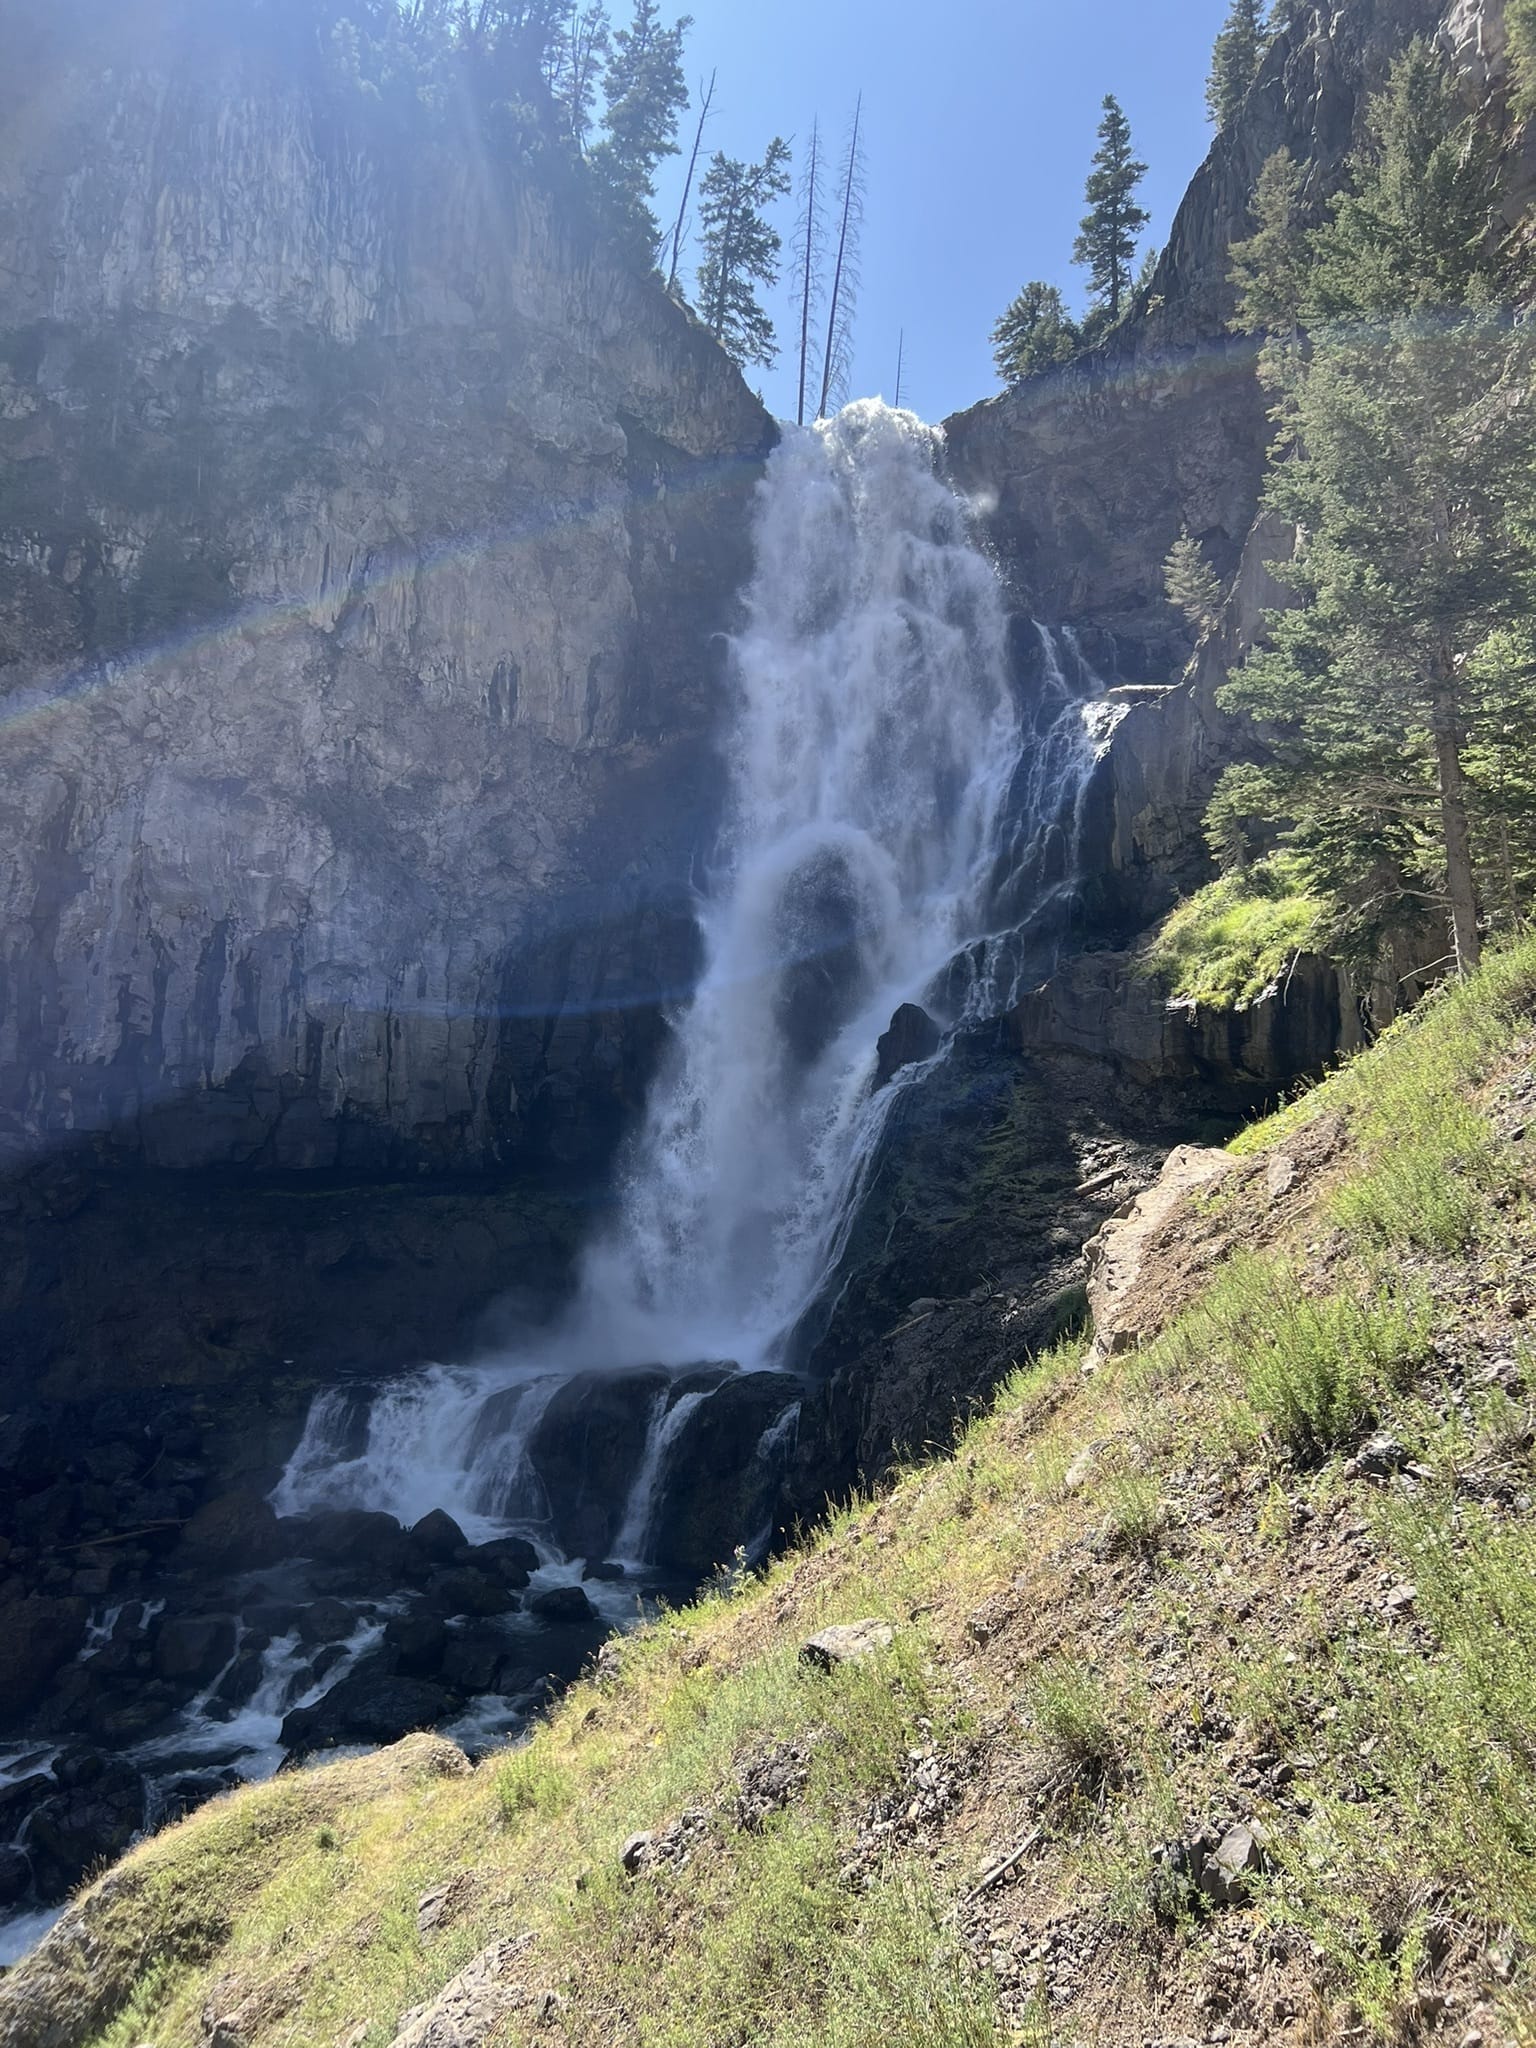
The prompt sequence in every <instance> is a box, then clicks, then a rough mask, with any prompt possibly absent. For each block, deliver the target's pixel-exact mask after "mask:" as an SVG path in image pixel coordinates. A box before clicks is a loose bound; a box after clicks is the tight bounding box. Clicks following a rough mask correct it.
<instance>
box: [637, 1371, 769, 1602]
mask: <svg viewBox="0 0 1536 2048" xmlns="http://www.w3.org/2000/svg"><path fill="white" fill-rule="evenodd" d="M691 1380H692V1376H690V1378H689V1380H685V1381H683V1382H680V1385H681V1386H682V1387H683V1388H684V1389H685V1390H690V1391H691V1390H692V1387H691V1384H690V1382H691ZM704 1384H705V1386H706V1388H709V1386H710V1382H709V1381H708V1380H706V1381H705V1383H704ZM803 1391H804V1389H803V1386H802V1384H801V1382H800V1381H799V1380H798V1379H796V1378H795V1377H794V1376H793V1375H792V1374H790V1373H781V1372H727V1373H723V1374H721V1375H720V1376H719V1377H718V1379H716V1380H715V1381H714V1383H713V1389H712V1391H709V1393H708V1398H707V1399H706V1400H704V1401H701V1402H699V1403H698V1405H697V1406H696V1407H695V1408H694V1409H693V1411H692V1413H691V1414H690V1415H689V1416H688V1419H687V1421H686V1422H685V1423H684V1424H683V1426H682V1428H681V1430H680V1431H679V1433H678V1436H677V1438H676V1440H675V1442H674V1443H673V1445H672V1448H671V1454H670V1457H669V1459H668V1463H667V1467H666V1469H665V1470H664V1471H663V1472H662V1473H661V1475H660V1478H661V1486H660V1498H659V1500H658V1503H657V1510H656V1517H655V1520H654V1522H653V1524H652V1527H651V1532H650V1547H651V1551H652V1555H653V1557H654V1560H655V1562H656V1563H658V1564H660V1565H662V1566H663V1567H665V1568H666V1569H668V1570H670V1571H674V1572H677V1573H679V1574H680V1575H682V1576H684V1577H687V1578H691V1579H701V1578H703V1577H704V1576H705V1575H706V1574H707V1573H709V1572H711V1571H713V1570H714V1568H715V1567H716V1566H717V1565H721V1564H725V1563H727V1562H729V1560H730V1558H731V1557H732V1556H733V1555H734V1553H735V1551H736V1548H737V1546H738V1545H739V1544H743V1543H750V1542H752V1541H753V1539H754V1538H756V1537H758V1536H759V1535H760V1534H761V1533H762V1531H763V1530H764V1529H765V1528H766V1527H767V1526H768V1525H769V1523H770V1522H771V1521H772V1520H773V1517H774V1512H775V1507H776V1504H777V1500H778V1487H779V1482H780V1480H781V1478H782V1472H781V1470H780V1468H779V1463H778V1460H777V1457H776V1456H775V1455H774V1451H775V1446H776V1439H775V1438H774V1437H773V1434H772V1432H773V1430H774V1428H775V1425H776V1424H778V1423H779V1422H781V1421H782V1420H783V1419H784V1418H785V1417H786V1416H787V1415H788V1412H789V1410H790V1409H791V1408H792V1407H794V1405H795V1404H796V1402H798V1401H799V1399H800V1396H801V1394H802V1392H803ZM784 1448H786V1449H787V1448H788V1445H787V1442H786V1444H785V1446H784ZM669 1472H670V1473H681V1474H694V1473H700V1472H706V1473H708V1474H709V1483H708V1484H707V1485H698V1484H696V1483H695V1484H687V1485H669V1484H668V1483H667V1478H668V1473H669Z"/></svg>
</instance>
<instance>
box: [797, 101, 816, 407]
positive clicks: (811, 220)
mask: <svg viewBox="0 0 1536 2048" xmlns="http://www.w3.org/2000/svg"><path fill="white" fill-rule="evenodd" d="M820 168H821V133H820V127H819V124H818V123H817V122H815V121H813V122H812V123H811V152H810V157H809V159H808V161H807V164H806V172H805V218H804V225H803V226H802V228H801V231H800V232H801V233H802V235H803V236H804V237H805V264H804V270H803V273H802V276H801V280H800V395H799V397H798V399H797V400H796V403H795V425H796V426H798V427H803V426H804V425H805V380H806V377H807V376H808V374H809V370H810V359H811V296H812V293H813V291H814V289H815V273H816V179H817V174H818V172H819V171H820Z"/></svg>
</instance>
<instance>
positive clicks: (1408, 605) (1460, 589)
mask: <svg viewBox="0 0 1536 2048" xmlns="http://www.w3.org/2000/svg"><path fill="white" fill-rule="evenodd" d="M1352 171H1353V189H1352V191H1350V192H1349V193H1348V194H1347V195H1346V196H1345V197H1344V198H1343V199H1341V200H1340V201H1339V202H1338V203H1337V205H1336V206H1335V208H1334V209H1333V213H1332V217H1331V218H1330V219H1329V220H1328V221H1327V222H1325V223H1324V224H1323V225H1322V226H1321V227H1319V228H1316V229H1314V230H1312V231H1310V232H1304V231H1302V230H1300V229H1295V228H1293V229H1292V232H1291V234H1290V236H1289V238H1287V235H1286V233H1285V232H1284V220H1283V213H1284V209H1285V206H1286V204H1287V203H1288V195H1289V197H1290V198H1294V194H1295V178H1294V174H1293V173H1292V172H1287V171H1278V172H1276V173H1275V174H1273V175H1272V177H1271V179H1270V181H1269V208H1270V217H1269V219H1268V221H1267V223H1265V224H1261V228H1260V234H1259V236H1256V237H1255V239H1254V241H1253V242H1250V243H1249V244H1248V245H1246V246H1245V247H1241V248H1239V249H1238V250H1236V251H1234V255H1235V258H1236V264H1235V270H1236V273H1237V278H1238V282H1239V286H1240V291H1241V293H1242V296H1243V300H1244V303H1245V305H1246V306H1247V307H1248V309H1249V310H1250V312H1251V311H1252V310H1253V309H1255V308H1259V307H1262V308H1263V310H1264V312H1265V314H1266V319H1267V322H1268V324H1269V325H1270V328H1271V338H1270V340H1269V342H1268V343H1267V344H1266V348H1265V353H1264V369H1265V375H1266V377H1267V378H1268V379H1269V381H1270V382H1271V384H1272V385H1273V386H1274V388H1275V390H1276V392H1277V397H1278V406H1277V414H1276V416H1277V419H1278V422H1279V425H1280V430H1281V432H1280V442H1279V444H1278V450H1279V452H1281V453H1282V454H1283V456H1284V458H1285V459H1283V460H1281V461H1279V462H1277V463H1276V465H1275V467H1274V469H1273V471H1272V473H1271V476H1270V480H1269V483H1268V486H1267V489H1266V494H1265V495H1266V502H1267V504H1268V506H1269V508H1270V509H1271V510H1272V511H1274V512H1276V513H1278V514H1280V515H1281V516H1282V517H1284V518H1285V519H1287V520H1288V521H1290V522H1291V523H1292V525H1293V526H1294V528H1295V529H1296V531H1297V532H1298V534H1299V536H1300V540H1299V544H1298V548H1297V552H1296V556H1295V559H1294V560H1293V561H1291V562H1289V563H1287V564H1284V565H1283V566H1282V567H1281V568H1280V569H1279V572H1278V573H1280V574H1281V575H1282V576H1283V578H1284V580H1285V581H1286V582H1287V583H1289V584H1290V586H1291V588H1292V590H1293V591H1294V593H1295V596H1296V599H1297V604H1296V606H1295V608H1294V609H1291V610H1287V611H1282V612H1277V613H1272V614H1271V615H1270V616H1269V619H1268V621H1267V626H1268V644H1267V645H1266V646H1264V647H1263V648H1262V649H1261V650H1260V651H1259V652H1257V653H1256V654H1255V655H1253V656H1251V657H1250V658H1249V660H1248V662H1247V663H1246V664H1245V666H1244V668H1243V669H1242V670H1241V671H1240V672H1239V673H1238V675H1237V676H1236V677H1234V679H1233V680H1232V682H1231V683H1230V684H1229V685H1228V688H1227V690H1226V692H1225V700H1226V701H1227V702H1229V703H1230V704H1232V705H1233V706H1235V707H1237V708H1241V709H1243V710H1246V711H1249V712H1251V713H1253V714H1254V715H1255V716H1256V717H1257V718H1259V719H1260V720H1262V721H1264V723H1265V726H1266V727H1267V728H1268V730H1269V731H1270V732H1272V733H1273V735H1274V748H1273V753H1272V757H1271V759H1270V760H1269V761H1268V762H1267V764H1265V765H1264V766H1263V767H1262V768H1260V769H1259V770H1258V771H1254V770H1251V769H1250V770H1248V771H1246V772H1244V773H1242V774H1239V775H1235V776H1234V775H1229V777H1228V778H1227V780H1226V782H1225V784H1224V785H1223V787H1222V788H1221V789H1220V790H1218V793H1217V799H1216V802H1215V804H1214V806H1213V812H1212V820H1211V830H1212V836H1213V840H1217V841H1227V842H1230V840H1231V838H1232V828H1233V820H1234V818H1235V816H1236V815H1237V813H1238V812H1239V811H1240V810H1241V811H1247V812H1252V811H1253V810H1254V809H1255V808H1256V807H1257V805H1258V804H1259V802H1260V800H1261V799H1262V800H1263V803H1264V804H1265V806H1266V807H1267V809H1268V812H1269V815H1270V816H1271V817H1273V818H1276V819H1279V820H1281V821H1282V822H1283V823H1284V825H1285V829H1286V833H1287V836H1288V838H1289V841H1290V843H1291V844H1292V845H1293V846H1294V847H1295V848H1296V849H1297V851H1298V852H1299V854H1300V855H1301V857H1302V859H1303V861H1304V863H1305V865H1306V868H1307V871H1308V876H1309V880H1310V882H1311V884H1312V885H1313V886H1314V887H1315V888H1316V889H1318V890H1319V891H1320V892H1322V893H1325V894H1326V895H1327V896H1329V897H1330V898H1331V900H1332V902H1333V904H1334V906H1335V912H1336V915H1337V918H1338V920H1339V925H1340V929H1341V930H1342V931H1344V932H1345V933H1347V934H1351V935H1352V937H1353V941H1354V944H1355V946H1356V948H1357V949H1358V951H1359V952H1360V953H1361V955H1362V956H1364V957H1369V956H1370V955H1371V954H1372V952H1373V951H1375V950H1376V949H1378V948H1379V947H1380V946H1381V945H1383V944H1384V943H1386V942H1387V941H1389V940H1390V939H1391V937H1392V936H1393V934H1394V933H1396V932H1399V931H1401V930H1402V929H1403V928H1404V927H1405V926H1408V925H1411V924H1412V923H1413V922H1414V921H1415V918H1416V917H1421V915H1422V913H1423V912H1424V910H1425V908H1426V907H1430V908H1434V907H1438V910H1439V912H1440V914H1442V915H1444V916H1446V917H1447V918H1448V922H1449V927H1450V936H1451V940H1452V944H1453V947H1454V954H1455V958H1456V961H1457V963H1458V965H1459V967H1460V968H1461V969H1462V970H1463V971H1465V970H1466V969H1469V968H1470V967H1472V966H1474V965H1475V964H1476V962H1477V960H1478V957H1479V953H1480V950H1481V931H1480V922H1481V909H1482V901H1483V900H1484V899H1485V897H1486V889H1485V886H1484V877H1485V876H1486V875H1487V873H1488V871H1489V869H1490V867H1491V866H1501V867H1502V868H1503V869H1504V870H1505V871H1506V872H1511V871H1512V868H1513V861H1512V856H1511V854H1510V834H1511V832H1514V833H1516V834H1517V835H1518V833H1519V832H1521V831H1526V830H1528V829H1529V823H1528V818H1527V816H1526V813H1527V812H1528V808H1529V790H1528V784H1529V773H1528V771H1527V772H1526V773H1525V774H1524V776H1523V777H1522V776H1521V775H1520V774H1519V773H1518V772H1517V773H1516V774H1515V775H1514V776H1513V778H1511V776H1510V775H1509V774H1508V773H1507V772H1506V771H1507V770H1508V769H1509V766H1510V763H1511V760H1512V758H1513V757H1512V756H1511V752H1510V747H1509V734H1510V732H1511V731H1512V730H1518V729H1519V728H1520V727H1522V726H1523V727H1524V729H1525V731H1526V733H1527V735H1528V734H1529V730H1530V720H1531V716H1532V710H1533V704H1536V665H1533V660H1532V650H1531V648H1530V647H1529V645H1528V644H1522V639H1521V636H1520V635H1519V634H1518V633H1515V632H1512V631H1511V630H1510V628H1511V622H1512V621H1518V620H1520V619H1522V618H1524V617H1526V616H1528V615H1529V614H1530V612H1531V610H1532V608H1533V606H1536V534H1533V531H1532V527H1531V522H1530V513H1529V508H1530V505H1531V504H1532V502H1533V501H1536V407H1533V405H1532V402H1531V397H1530V394H1531V390H1532V388H1533V384H1536V328H1533V327H1532V326H1531V324H1530V323H1528V322H1525V321H1519V320H1516V319H1513V318H1512V317H1510V316H1509V315H1508V314H1507V313H1506V312H1505V311H1504V310H1502V309H1501V308H1500V306H1499V304H1498V302H1497V301H1498V296H1499V292H1500V290H1501V288H1502V286H1503V284H1504V283H1505V279H1504V277H1503V275H1502V268H1501V259H1500V256H1499V253H1498V250H1497V247H1496V244H1495V241H1494V235H1493V223H1494V218H1495V207H1496V196H1497V174H1496V165H1495V162H1494V159H1493V157H1492V154H1491V152H1490V150H1489V148H1488V147H1487V145H1486V144H1485V142H1484V141H1483V140H1482V138H1481V135H1480V133H1479V131H1478V130H1477V129H1476V128H1475V127H1473V126H1472V125H1471V124H1470V123H1469V122H1468V121H1466V120H1465V119H1463V117H1462V115H1461V111H1460V108H1459V105H1458V103H1457V99H1456V95H1455V91H1454V88H1453V86H1452V85H1451V83H1450V81H1449V80H1448V79H1447V77H1446V75H1445V72H1444V69H1443V67H1442V64H1441V62H1440V60H1439V58H1438V57H1437V56H1436V54H1435V53H1434V51H1433V50H1432V49H1431V48H1430V47H1429V46H1428V45H1427V44H1424V43H1419V44H1416V45H1414V46H1412V47H1411V48H1410V49H1409V50H1408V51H1407V52H1406V53H1405V54H1404V56H1403V57H1402V58H1401V59H1400V60H1399V62H1398V63H1397V65H1396V66H1395V67H1394V69H1393V72H1392V74H1391V78H1390V81H1389V84H1388V86H1387V88H1386V90H1385V91H1384V93H1383V94H1382V95H1380V96H1379V98H1378V100H1377V101H1376V102H1375V103H1374V105H1373V106H1372V108H1371V110H1370V118H1369V122H1368V132H1367V136H1366V140H1365V142H1364V144H1363V146H1362V148H1361V149H1360V150H1359V151H1358V152H1357V154H1356V157H1355V159H1354V162H1353V165H1352ZM1256 245H1257V246H1256ZM1494 650H1496V652H1494ZM1526 746H1527V748H1528V737H1527V741H1526ZM1522 781H1523V784H1524V785H1525V787H1524V788H1523V789H1522V790H1519V791H1517V792H1516V797H1517V798H1518V800H1516V798H1515V797H1511V796H1510V794H1509V792H1510V789H1511V787H1512V786H1513V784H1516V783H1521V782H1522ZM1501 789H1502V790H1503V792H1504V794H1502V795H1501V794H1500V791H1501Z"/></svg>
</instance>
